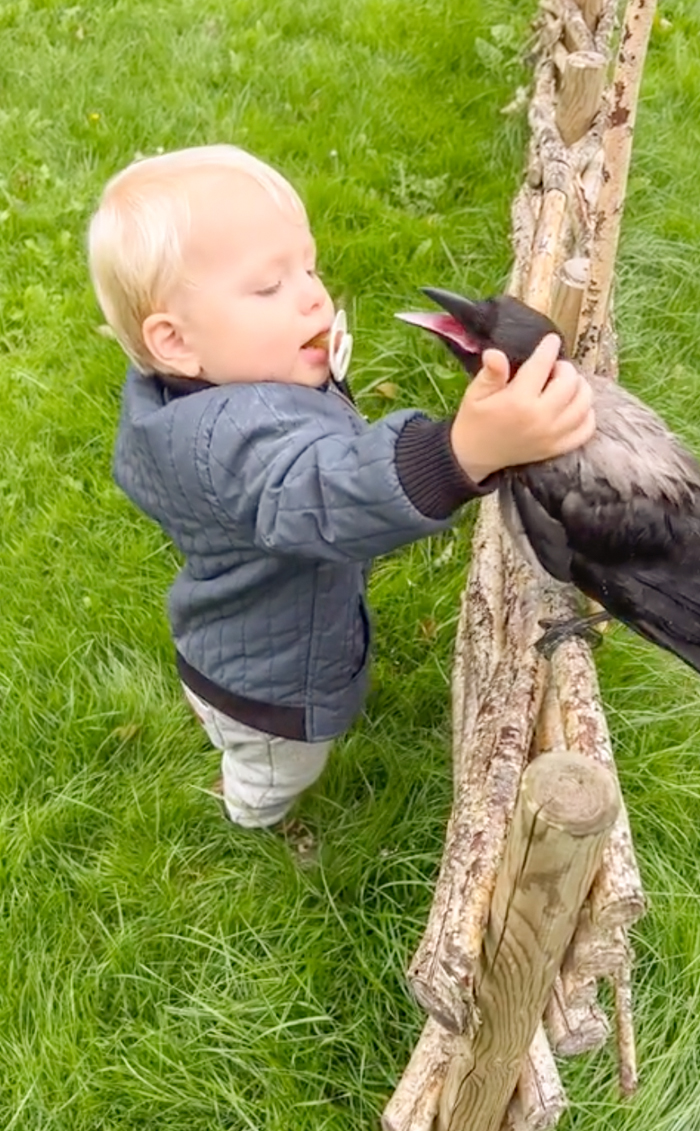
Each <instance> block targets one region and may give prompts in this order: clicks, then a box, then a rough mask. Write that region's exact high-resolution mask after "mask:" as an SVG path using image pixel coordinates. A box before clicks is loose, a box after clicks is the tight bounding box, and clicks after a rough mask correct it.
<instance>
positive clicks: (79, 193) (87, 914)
mask: <svg viewBox="0 0 700 1131" xmlns="http://www.w3.org/2000/svg"><path fill="white" fill-rule="evenodd" d="M534 7H535V5H534V0H533V2H532V3H531V2H530V0H527V2H525V0H519V2H518V3H512V2H511V0H459V2H458V0H430V2H428V0H412V2H410V3H406V0H345V2H344V3H343V4H342V5H334V4H329V3H328V0H269V2H268V3H267V4H266V5H261V4H256V3H253V2H252V0H234V2H231V0H228V2H225V0H197V3H195V2H194V0H169V2H167V3H166V2H165V0H160V3H152V2H147V0H117V2H115V3H109V4H108V3H93V4H90V5H84V6H82V7H81V6H65V5H61V4H59V3H56V2H53V0H43V2H42V0H4V3H3V6H2V7H1V8H0V59H2V66H1V67H0V483H1V486H2V500H3V523H2V554H1V555H0V592H1V593H2V611H3V617H2V622H1V624H0V656H1V657H2V659H0V693H1V695H2V716H1V722H0V728H1V729H0V758H1V763H0V765H1V774H0V846H1V850H0V869H1V871H2V885H1V888H0V987H1V989H0V1126H2V1127H3V1128H4V1129H5V1131H97V1129H100V1131H107V1129H109V1131H112V1129H114V1131H117V1129H118V1131H131V1129H136V1128H139V1129H148V1128H158V1131H205V1129H206V1131H210V1129H211V1128H214V1127H222V1128H228V1129H230V1131H245V1129H255V1131H288V1129H289V1128H290V1127H293V1128H295V1129H296V1128H298V1129H301V1131H340V1129H343V1131H345V1129H347V1128H353V1129H355V1128H357V1129H361V1128H362V1129H364V1128H373V1127H376V1126H377V1122H378V1114H379V1112H380V1110H381V1109H382V1107H383V1105H384V1103H385V1101H386V1099H387V1098H388V1096H389V1094H390V1093H391V1091H392V1088H393V1086H394V1084H395V1082H396V1080H397V1079H398V1076H399V1074H400V1072H401V1071H402V1068H403V1066H404V1064H405V1062H406V1059H407V1057H408V1055H409V1052H410V1050H411V1048H412V1046H413V1044H414V1042H415V1039H416V1037H417V1034H418V1032H419V1030H420V1026H421V1020H422V1015H421V1011H420V1010H419V1009H418V1008H417V1006H416V1005H415V1004H414V1003H413V1001H412V999H411V997H410V994H409V993H408V991H407V989H406V984H405V979H404V970H405V967H406V963H407V960H408V958H409V956H410V955H411V953H412V950H413V948H414V946H415V944H416V942H417V940H418V938H419V936H420V933H421V930H422V928H423V925H424V923H425V919H426V914H427V910H428V907H429V904H430V900H431V896H432V887H433V882H434V877H435V872H436V868H437V865H438V862H439V859H440V854H441V850H442V844H443V838H444V830H445V820H446V816H447V813H448V810H449V803H450V766H449V689H448V679H449V669H450V657H451V646H452V637H453V632H454V625H455V620H456V614H457V605H458V597H459V593H460V590H461V587H462V584H463V580H464V574H465V569H466V565H467V553H468V531H469V527H470V524H471V522H472V520H473V512H472V511H469V510H468V513H467V514H466V515H465V517H464V519H463V520H462V521H461V523H460V526H459V528H458V530H457V532H456V533H455V534H449V535H445V536H444V537H442V538H438V539H434V540H433V541H430V542H425V543H423V544H421V545H418V546H414V547H412V548H411V549H408V550H406V551H405V552H404V553H401V554H397V555H395V556H393V557H391V558H389V559H387V560H385V561H383V562H381V563H380V564H379V565H378V567H377V569H376V572H375V575H374V578H373V582H372V599H373V604H374V607H375V610H376V627H377V634H376V640H377V643H376V663H375V668H374V689H373V692H372V696H371V699H370V702H369V704H368V707H367V712H366V715H365V717H364V718H363V719H362V720H361V722H360V723H359V724H358V725H357V727H356V728H355V729H354V731H353V732H352V734H351V735H350V736H349V737H348V739H347V740H346V741H345V742H343V743H342V744H339V746H338V749H337V750H336V752H335V755H334V758H333V760H332V764H331V765H330V768H329V769H328V771H327V772H326V774H325V775H324V778H323V780H322V782H321V783H320V784H319V785H318V786H317V787H316V788H315V789H314V790H313V791H312V792H311V793H310V794H309V795H308V796H307V798H306V799H305V800H304V801H303V803H302V805H301V808H300V815H301V816H302V817H303V819H304V820H305V822H306V823H307V825H308V826H309V828H310V829H311V831H312V832H313V834H314V836H315V838H316V840H317V854H316V856H315V858H314V859H311V860H307V861H304V860H303V859H301V858H300V856H299V854H298V853H297V852H296V851H295V848H294V846H293V845H290V844H287V843H285V841H284V840H282V839H280V838H279V837H278V836H276V835H274V834H270V833H246V832H243V831H236V830H234V829H232V828H231V827H229V826H227V825H226V823H225V822H224V821H223V820H222V819H221V817H220V815H219V813H218V810H217V806H216V804H215V803H214V802H213V801H212V799H211V798H210V797H209V796H208V794H207V789H208V788H209V785H210V783H211V781H212V779H213V778H214V776H215V774H216V769H217V767H216V763H217V757H216V755H215V754H214V753H212V752H211V751H210V750H209V749H208V747H207V744H206V740H205V739H204V736H203V735H202V734H201V733H200V731H199V730H198V729H197V726H196V725H195V723H194V721H193V720H192V719H191V717H190V716H189V714H188V712H187V710H186V709H185V707H184V705H183V703H182V701H181V698H180V694H179V690H178V684H177V680H176V678H175V674H174V671H173V667H172V663H171V652H170V644H169V639H168V632H167V626H166V623H165V619H164V613H163V596H164V592H165V590H166V587H167V585H168V583H169V580H170V579H171V577H172V575H173V572H174V570H175V568H176V561H175V558H174V555H173V553H172V551H171V549H170V548H169V546H168V545H167V544H166V543H165V541H164V539H163V538H162V537H161V535H160V534H159V532H158V531H157V530H156V529H155V528H153V527H152V526H151V525H149V524H148V523H147V522H146V521H145V520H143V519H141V518H140V517H139V516H137V515H136V513H135V512H134V511H133V509H132V508H131V507H130V506H129V504H128V503H127V502H126V501H125V500H124V499H123V498H122V497H121V496H120V494H119V492H118V491H117V490H116V488H115V487H114V486H113V484H112V482H111V478H110V459H111V449H112V443H113V438H114V430H115V426H116V420H117V413H118V404H119V391H120V385H121V380H122V374H123V369H124V366H123V361H122V358H121V356H120V353H119V351H118V349H117V347H116V346H115V345H114V343H113V342H110V341H107V340H105V339H104V338H103V337H101V336H100V335H99V333H98V332H97V328H98V326H99V324H100V322H101V317H100V315H99V312H98V310H97V308H96V306H95V303H94V300H93V298H92V295H91V292H90V287H89V283H88V279H87V274H86V267H85V257H84V252H83V246H84V232H85V227H86V222H87V220H88V217H89V215H90V212H91V210H92V208H93V207H94V204H95V201H96V199H97V197H98V195H99V192H100V190H101V187H102V185H103V183H104V181H105V180H106V179H107V177H108V176H109V175H110V174H112V173H113V172H114V171H115V170H116V169H117V168H119V167H121V166H123V165H124V164H125V163H126V162H128V161H129V160H130V159H131V158H132V157H133V155H134V154H135V153H137V152H142V153H152V152H155V151H156V150H157V149H158V148H159V147H165V148H169V147H175V146H181V145H187V144H193V143H199V142H209V141H221V140H223V141H228V140H230V141H235V142H239V143H241V144H243V145H245V146H247V147H249V148H251V149H253V150H254V151H256V152H258V153H259V154H261V155H262V156H263V157H265V158H266V159H268V160H269V161H272V162H273V163H275V164H278V165H279V166H280V167H281V168H282V169H283V170H284V171H285V172H287V174H288V175H289V176H290V178H291V179H293V180H294V182H295V184H296V185H297V186H298V187H299V189H300V190H301V191H302V193H303V194H304V196H305V197H306V199H307V200H308V203H309V210H310V213H311V217H312V221H313V224H314V227H315V230H316V233H317V236H318V242H319V247H320V250H321V259H322V266H323V269H324V272H325V276H326V279H327V282H328V285H329V287H330V289H331V290H332V292H333V293H334V294H335V295H336V296H338V297H342V300H343V301H344V303H345V304H346V306H347V307H348V308H349V310H350V311H351V317H352V322H353V328H354V330H355V336H356V362H355V366H354V372H355V378H354V383H355V387H356V389H357V390H358V391H359V394H360V399H361V404H362V407H363V409H364V411H366V412H367V413H368V414H370V415H371V416H376V415H379V414H380V413H381V412H383V411H385V410H386V409H387V408H388V407H395V406H396V407H401V406H407V405H414V404H419V405H421V406H422V407H424V408H425V409H427V410H428V411H431V412H435V413H444V412H446V411H449V410H450V409H452V408H454V406H455V405H456V403H457V399H458V396H459V391H460V380H459V378H458V377H457V376H456V374H455V373H454V372H453V371H452V370H451V368H450V367H449V366H448V365H447V363H446V358H445V357H444V356H442V355H440V354H439V353H438V351H437V350H436V348H435V347H434V346H433V345H431V344H430V343H429V342H428V341H427V340H426V341H424V340H423V339H422V338H420V337H419V335H414V334H413V333H412V332H411V331H410V330H408V329H407V328H406V327H404V326H400V325H399V324H398V323H395V322H394V320H393V318H392V313H393V311H394V310H397V309H401V308H402V307H405V306H406V304H407V303H414V302H415V301H416V297H417V296H416V288H417V287H418V286H420V285H421V284H424V283H433V284H435V283H437V284H445V285H449V286H454V287H455V288H464V289H465V290H468V291H469V292H470V293H483V292H487V291H492V290H495V289H497V288H498V287H500V286H502V284H503V282H504V281H505V279H506V278H507V274H508V267H509V259H510V253H509V247H508V230H509V204H510V200H511V198H512V196H513V194H514V193H515V191H516V189H517V186H518V184H519V181H520V176H521V167H522V158H523V153H524V148H525V140H526V130H525V123H524V119H523V118H513V117H503V116H502V115H501V114H500V108H501V107H502V106H504V105H505V104H506V103H507V102H508V101H510V99H511V97H512V95H513V93H514V90H515V87H516V86H517V85H518V84H520V83H522V82H523V81H525V80H526V78H527V72H526V71H525V70H524V68H523V67H522V66H521V64H520V62H519V50H518V49H519V45H521V44H524V43H525V42H526V39H527V35H528V20H529V18H530V17H531V15H532V14H533V12H534ZM664 8H665V11H664V12H663V14H664V15H665V16H667V17H668V18H669V19H670V20H671V22H672V26H671V27H670V28H668V29H665V30H664V29H661V28H660V29H658V30H657V32H656V33H655V36H654V39H653V42H652V45H651V49H650V52H649V58H648V63H647V69H646V75H645V82H644V87H643V97H642V103H641V106H640V111H639V119H638V130H637V138H636V142H635V155H634V164H633V169H632V174H631V179H630V187H629V199H628V204H627V210H626V215H625V225H624V232H623V238H622V245H621V250H620V258H619V271H618V282H617V294H616V310H617V318H618V325H619V330H620V336H621V347H620V348H621V360H622V375H623V380H624V381H625V383H626V384H628V385H629V386H630V387H631V388H633V389H635V390H636V391H638V392H640V393H642V394H643V395H644V396H645V397H646V398H647V399H648V400H649V401H650V402H651V403H652V404H653V405H654V406H655V407H657V408H658V409H660V410H661V411H662V412H663V413H664V415H665V416H666V417H667V419H668V420H669V421H670V422H671V423H672V424H673V425H674V426H675V427H676V428H677V429H678V430H679V431H680V433H681V434H682V435H683V436H684V437H685V439H686V440H687V441H688V442H689V443H690V444H691V445H692V446H693V447H694V448H695V449H696V450H697V451H700V407H699V406H698V399H697V389H698V375H699V372H700V366H699V363H698V356H699V354H700V273H698V271H697V264H698V262H699V261H700V208H698V207H697V198H698V187H697V186H698V172H697V169H698V158H697V153H698V145H699V143H700V125H699V124H698V123H699V122H700V115H699V113H698V110H699V108H700V64H699V63H698V60H697V50H696V44H697V41H698V36H700V3H698V0H692V2H691V0H674V4H673V5H671V4H670V3H667V4H665V5H664ZM387 378H391V379H392V380H394V381H397V382H398V384H399V394H398V397H397V399H396V401H394V402H393V403H392V404H391V405H389V404H388V403H387V402H386V401H384V400H382V398H381V396H380V395H379V394H378V393H377V392H376V386H377V385H378V384H379V383H380V382H381V381H382V380H386V379H387ZM373 390H375V391H373ZM446 551H447V552H446ZM598 656H599V666H600V673H601V682H602V686H603V690H604V695H605V700H606V703H607V705H608V710H609V719H610V725H611V729H612V732H613V737H614V741H615V747H616V752H617V760H618V766H619V770H620V776H621V780H622V784H623V789H624V792H625V796H626V799H627V805H628V808H629V811H630V817H631V821H632V825H633V830H634V834H635V841H636V845H637V850H638V855H639V858H640V862H641V867H642V871H643V875H644V880H645V884H646V887H647V890H648V892H649V895H650V899H651V910H650V913H649V915H648V916H647V917H646V919H644V920H643V921H642V923H641V924H640V925H639V927H638V929H637V930H635V932H634V936H635V937H634V943H635V948H636V952H637V958H638V962H637V968H636V987H635V993H636V1010H637V1028H638V1037H639V1055H640V1063H641V1071H642V1089H641V1093H640V1095H639V1097H638V1098H637V1099H636V1100H635V1101H634V1102H633V1103H631V1104H628V1105H624V1106H623V1105H622V1104H620V1103H619V1102H618V1100H617V1098H616V1091H615V1086H614V1064H613V1061H612V1057H611V1054H610V1052H609V1050H605V1051H603V1052H601V1053H600V1054H597V1055H596V1056H594V1057H591V1058H588V1059H586V1060H582V1061H577V1062H574V1063H570V1064H566V1065H565V1066H564V1069H563V1071H564V1075H565V1078H566V1083H567V1087H568V1089H569V1093H570V1096H571V1100H572V1108H571V1113H570V1115H568V1116H567V1117H566V1118H565V1119H564V1120H563V1121H562V1123H561V1125H560V1126H561V1128H562V1131H569V1129H571V1128H576V1129H577V1131H603V1129H609V1128H615V1129H620V1131H622V1129H625V1131H627V1129H630V1131H631V1129H638V1131H641V1129H642V1128H644V1129H645V1131H646V1129H647V1128H649V1127H654V1128H655V1131H686V1129H687V1131H694V1129H695V1128H696V1127H697V1124H698V1116H697V1111H698V1105H699V1104H700V1085H699V1084H698V1080H699V1079H700V1072H699V1071H698V1069H699V1067H700V1066H699V1065H698V1059H699V1055H698V1049H699V1048H700V1044H699V1043H698V1039H697V1021H696V1014H697V1009H698V1004H699V998H700V991H699V990H698V986H699V985H700V855H699V854H698V828H699V827H700V738H698V735H700V694H699V685H698V682H697V678H696V676H695V675H694V674H693V673H690V672H689V671H687V670H686V669H685V668H683V667H682V666H681V665H680V664H678V663H676V662H675V661H674V660H673V659H672V658H670V657H668V656H666V655H662V654H661V653H659V652H656V651H654V650H652V649H651V648H650V647H647V646H646V645H645V644H643V643H642V642H641V641H639V640H637V639H636V638H632V637H631V636H630V635H629V634H627V633H626V632H624V630H622V629H620V628H618V629H616V630H614V632H613V633H612V634H611V635H610V637H609V639H608V640H607V642H606V644H605V647H604V648H603V649H601V650H600V652H599V653H598Z"/></svg>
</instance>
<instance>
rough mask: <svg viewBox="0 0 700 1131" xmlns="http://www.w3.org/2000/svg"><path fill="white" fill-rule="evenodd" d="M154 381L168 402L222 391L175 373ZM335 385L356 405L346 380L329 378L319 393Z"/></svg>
mask: <svg viewBox="0 0 700 1131" xmlns="http://www.w3.org/2000/svg"><path fill="white" fill-rule="evenodd" d="M152 379H153V380H154V381H157V382H158V384H159V385H160V386H161V388H162V389H163V390H164V392H165V394H166V398H165V399H166V400H168V401H172V400H175V399H176V398H177V397H187V396H189V395H190V394H191V393H201V392H202V391H203V390H204V389H220V388H221V386H220V385H216V384H215V383H214V382H213V381H203V380H202V378H201V377H177V376H176V375H175V374H174V373H153V374H152ZM331 385H335V387H336V389H338V391H339V392H340V393H342V395H343V396H344V397H347V399H348V400H349V401H350V403H351V404H355V398H354V397H353V395H352V392H351V390H350V386H349V385H348V383H347V381H346V380H342V381H334V379H333V378H332V377H329V378H328V380H327V381H326V383H325V384H324V385H320V386H319V387H318V388H319V392H321V393H327V392H328V390H329V389H330V388H331Z"/></svg>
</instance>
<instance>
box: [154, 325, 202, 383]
mask: <svg viewBox="0 0 700 1131" xmlns="http://www.w3.org/2000/svg"><path fill="white" fill-rule="evenodd" d="M141 333H142V335H143V341H144V345H145V346H146V348H147V350H148V352H149V353H150V354H151V356H152V357H153V359H154V360H155V362H156V364H157V367H158V368H159V369H162V371H163V372H164V373H177V374H179V375H180V376H182V377H199V374H200V372H201V366H200V364H199V358H198V357H197V355H196V353H195V352H194V350H193V349H192V348H191V347H190V346H189V345H188V344H187V342H186V341H185V338H184V336H183V334H182V330H181V328H180V324H179V321H178V319H177V318H176V317H175V315H173V314H149V315H148V317H147V318H145V319H144V322H143V325H142V327H141Z"/></svg>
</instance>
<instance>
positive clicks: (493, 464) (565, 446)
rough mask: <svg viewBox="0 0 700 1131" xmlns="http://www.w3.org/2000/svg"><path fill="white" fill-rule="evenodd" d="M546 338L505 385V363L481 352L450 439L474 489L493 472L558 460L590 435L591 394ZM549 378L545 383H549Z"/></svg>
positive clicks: (499, 355)
mask: <svg viewBox="0 0 700 1131" xmlns="http://www.w3.org/2000/svg"><path fill="white" fill-rule="evenodd" d="M559 345H560V342H559V338H558V337H557V336H556V334H548V335H547V337H546V338H544V339H543V340H542V341H541V342H540V344H539V345H538V347H537V349H536V350H535V351H534V353H533V354H532V355H531V357H529V358H528V360H527V361H526V362H524V364H523V365H522V366H521V368H520V369H519V370H518V372H517V374H516V375H515V377H514V378H513V380H512V381H509V380H508V378H509V367H508V359H507V357H506V356H505V354H503V353H501V351H500V350H495V349H491V350H486V351H485V352H484V356H483V368H482V369H481V370H480V372H479V373H478V375H477V376H476V377H475V378H474V380H473V381H472V383H471V384H470V386H469V388H468V389H467V391H466V393H465V394H464V397H463V398H462V403H461V405H460V407H459V410H458V412H457V415H456V417H455V419H454V422H453V424H452V430H451V434H450V438H451V443H452V450H453V451H454V454H455V458H456V459H457V461H458V463H459V464H460V466H461V467H462V469H463V471H464V472H465V473H466V474H467V475H468V476H469V477H470V478H471V479H472V480H474V482H475V483H480V482H481V481H482V480H484V479H486V478H487V476H489V475H491V474H492V473H493V472H495V471H500V470H502V468H504V467H514V466H516V465H517V464H522V463H535V462H536V461H538V460H543V459H549V458H551V457H552V456H558V455H563V454H564V452H569V451H572V450H573V449H574V448H578V447H580V445H581V444H584V443H585V442H586V440H589V439H590V438H591V436H592V435H593V432H594V430H595V417H594V414H593V408H592V391H591V387H590V385H589V384H588V382H587V381H586V379H585V377H583V376H581V374H579V373H578V372H577V371H576V369H575V368H574V366H573V365H572V364H571V363H570V362H568V361H557V356H558V352H559ZM550 375H551V377H550Z"/></svg>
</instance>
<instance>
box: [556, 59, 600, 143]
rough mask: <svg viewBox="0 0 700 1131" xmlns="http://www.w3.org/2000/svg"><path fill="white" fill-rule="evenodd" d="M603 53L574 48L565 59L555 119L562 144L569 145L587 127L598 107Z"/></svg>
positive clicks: (585, 130) (584, 131)
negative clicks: (575, 49)
mask: <svg viewBox="0 0 700 1131" xmlns="http://www.w3.org/2000/svg"><path fill="white" fill-rule="evenodd" d="M605 63H606V61H605V56H604V55H600V54H599V53H598V52H597V51H575V52H572V54H570V55H569V56H568V58H567V60H566V67H565V69H564V74H563V76H562V82H561V90H560V92H559V100H558V102H557V108H556V112H555V120H556V123H557V127H558V129H559V133H560V134H561V137H562V141H563V142H564V145H566V146H570V145H573V144H574V142H575V141H579V140H580V139H581V138H582V137H583V135H584V134H585V133H586V132H587V131H588V128H589V127H590V125H591V123H592V122H593V119H594V118H595V116H596V114H597V113H598V111H599V110H600V106H601V101H602V97H603V88H604V86H605Z"/></svg>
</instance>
